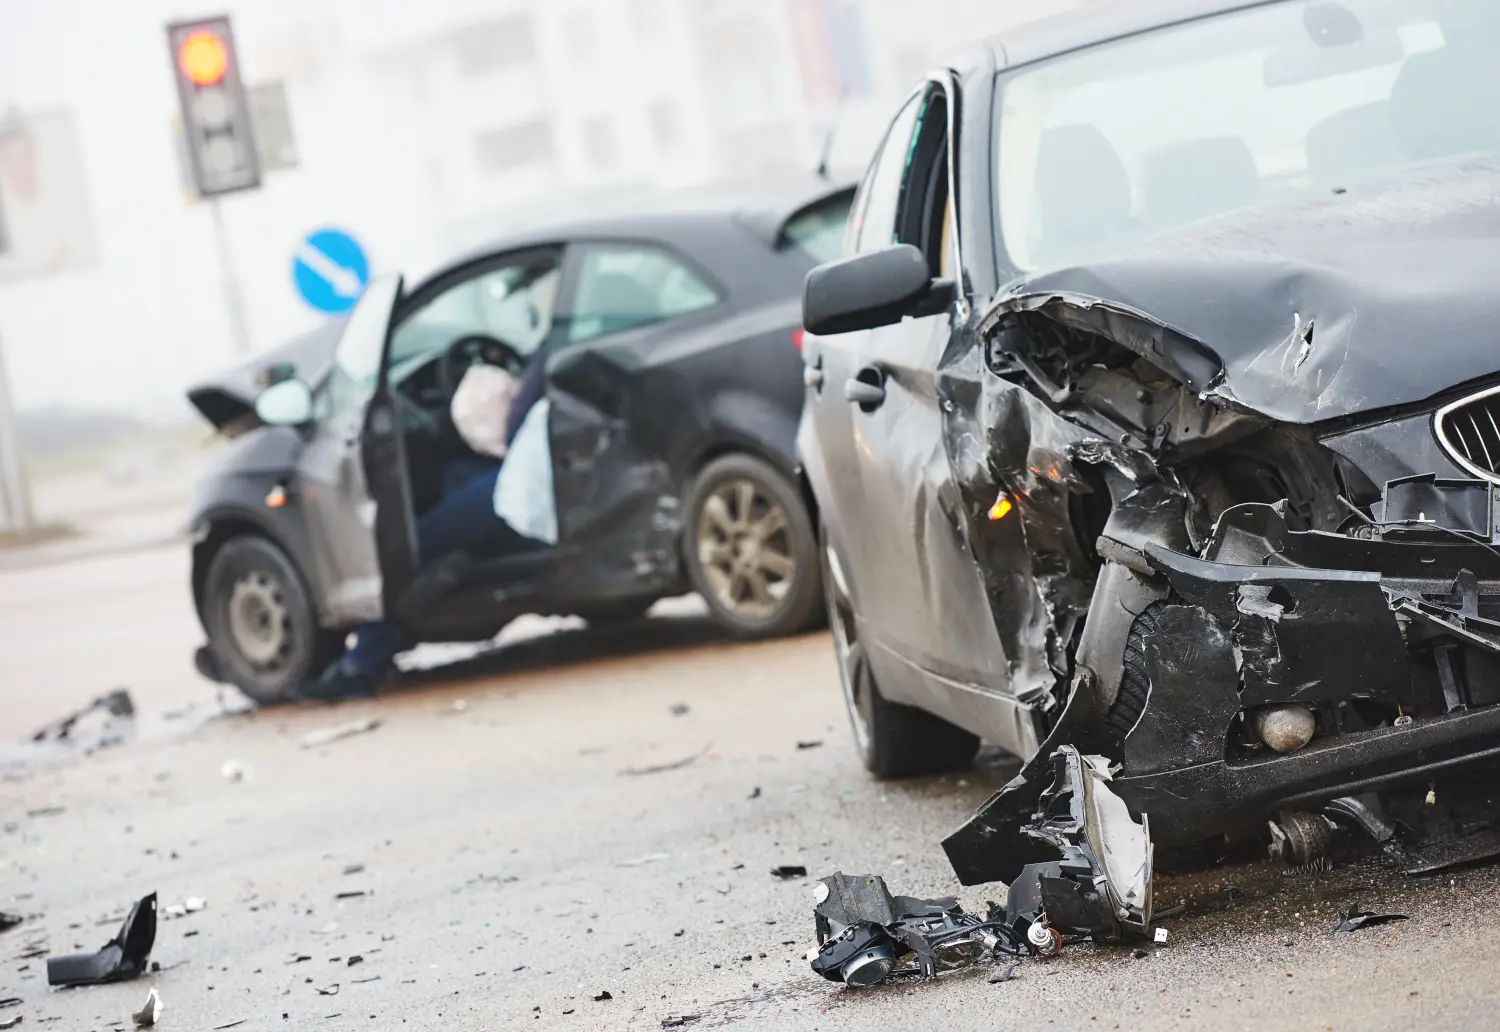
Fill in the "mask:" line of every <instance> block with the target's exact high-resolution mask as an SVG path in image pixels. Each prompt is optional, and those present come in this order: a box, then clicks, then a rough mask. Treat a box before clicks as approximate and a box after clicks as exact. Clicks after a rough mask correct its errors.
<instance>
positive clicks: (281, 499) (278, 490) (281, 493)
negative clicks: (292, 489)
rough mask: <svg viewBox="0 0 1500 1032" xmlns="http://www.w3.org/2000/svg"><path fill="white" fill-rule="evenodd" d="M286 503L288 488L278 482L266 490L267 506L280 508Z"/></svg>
mask: <svg viewBox="0 0 1500 1032" xmlns="http://www.w3.org/2000/svg"><path fill="white" fill-rule="evenodd" d="M285 504H286V488H284V487H282V486H281V485H280V484H277V485H276V486H275V487H273V488H271V490H269V491H267V492H266V508H268V509H279V508H281V507H282V506H283V505H285Z"/></svg>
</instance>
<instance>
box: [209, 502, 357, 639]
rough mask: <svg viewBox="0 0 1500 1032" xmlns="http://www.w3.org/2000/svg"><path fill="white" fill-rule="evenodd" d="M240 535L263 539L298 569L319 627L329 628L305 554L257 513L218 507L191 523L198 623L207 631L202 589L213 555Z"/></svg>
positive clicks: (321, 600) (320, 594)
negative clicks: (279, 550) (218, 508)
mask: <svg viewBox="0 0 1500 1032" xmlns="http://www.w3.org/2000/svg"><path fill="white" fill-rule="evenodd" d="M240 537H259V538H264V539H265V540H266V541H269V542H270V543H271V544H273V545H275V546H276V547H277V548H279V549H281V551H282V552H283V553H284V554H285V555H286V557H287V561H288V562H290V563H291V564H292V567H293V568H294V569H295V570H296V571H297V573H298V575H299V576H300V577H301V578H302V580H303V583H304V584H305V585H306V586H307V589H308V594H309V595H310V597H311V598H312V602H313V611H314V612H315V613H316V614H317V617H318V623H319V625H320V626H323V627H328V626H329V623H328V614H327V612H326V610H325V608H324V606H323V593H322V592H321V591H320V590H318V584H317V581H316V580H315V578H314V577H313V576H311V572H310V571H309V570H308V567H307V564H306V563H305V562H304V561H303V559H304V557H303V555H302V554H300V552H299V550H298V549H296V548H294V547H292V546H291V543H290V542H289V541H288V540H287V539H286V536H285V535H283V534H281V533H278V531H277V530H276V528H275V527H273V526H272V525H271V524H270V523H269V522H267V521H266V520H264V519H261V518H259V516H258V514H253V513H251V512H248V511H246V510H244V509H237V508H235V509H220V510H215V511H212V512H208V513H205V514H203V515H201V516H199V517H198V518H197V519H196V520H194V522H193V546H192V570H191V574H190V576H191V578H192V590H193V609H194V611H195V612H196V613H197V614H198V622H199V624H201V625H202V626H203V628H204V630H205V631H206V630H207V629H208V624H207V622H206V620H205V619H204V609H203V606H204V601H205V600H204V592H205V591H206V590H207V586H208V571H209V568H210V566H212V565H213V561H214V556H215V555H217V554H218V552H219V550H220V549H221V548H223V547H224V545H225V544H227V543H228V542H230V541H233V540H234V539H236V538H240Z"/></svg>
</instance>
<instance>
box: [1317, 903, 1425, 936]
mask: <svg viewBox="0 0 1500 1032" xmlns="http://www.w3.org/2000/svg"><path fill="white" fill-rule="evenodd" d="M1406 920H1409V918H1408V917H1407V916H1406V915H1405V914H1372V913H1370V912H1369V911H1367V910H1360V909H1359V907H1352V908H1350V910H1349V912H1348V913H1347V914H1346V913H1343V912H1342V911H1341V912H1340V913H1339V926H1338V927H1337V928H1335V929H1334V930H1333V931H1334V934H1335V935H1337V934H1338V933H1339V932H1355V931H1358V930H1359V929H1361V928H1369V927H1370V926H1372V925H1383V924H1391V923H1392V922H1394V921H1406Z"/></svg>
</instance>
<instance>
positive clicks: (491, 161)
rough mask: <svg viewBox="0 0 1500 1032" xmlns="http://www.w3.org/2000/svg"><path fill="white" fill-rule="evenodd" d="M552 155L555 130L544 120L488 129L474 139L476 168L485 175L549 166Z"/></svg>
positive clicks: (539, 119)
mask: <svg viewBox="0 0 1500 1032" xmlns="http://www.w3.org/2000/svg"><path fill="white" fill-rule="evenodd" d="M553 154H554V152H553V146H552V126H551V124H550V123H549V122H548V121H547V120H546V119H544V118H538V119H534V120H532V121H530V122H522V123H519V124H517V125H507V126H502V127H500V128H497V129H486V130H485V131H484V132H481V133H479V134H477V135H476V136H475V137H474V164H475V166H476V167H477V168H478V169H479V171H480V172H481V173H484V174H485V175H493V174H495V173H499V172H510V171H512V170H514V169H518V168H524V167H526V166H528V165H545V164H550V163H551V162H552V159H553Z"/></svg>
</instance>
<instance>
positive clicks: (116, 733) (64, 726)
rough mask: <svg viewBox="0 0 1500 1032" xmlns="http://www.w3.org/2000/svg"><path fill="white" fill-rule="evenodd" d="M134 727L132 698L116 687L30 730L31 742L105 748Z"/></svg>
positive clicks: (129, 733)
mask: <svg viewBox="0 0 1500 1032" xmlns="http://www.w3.org/2000/svg"><path fill="white" fill-rule="evenodd" d="M134 728H135V701H134V700H133V699H131V697H130V692H129V691H127V690H126V689H124V688H116V689H115V690H114V691H112V692H107V693H105V694H104V695H101V696H99V697H98V698H97V699H95V700H94V701H93V702H90V703H89V704H88V705H87V706H84V707H82V708H80V709H77V710H74V711H73V712H72V713H69V714H68V715H67V716H65V717H62V718H60V719H58V720H54V721H53V722H52V723H50V724H47V725H46V726H45V727H39V728H37V729H36V730H35V731H33V732H32V733H31V734H30V736H28V740H29V741H30V742H31V743H32V744H33V745H42V744H55V745H65V746H71V747H75V748H82V749H84V750H85V751H86V752H93V751H94V750H95V749H106V748H109V747H110V746H114V745H119V744H120V743H121V742H123V741H125V740H126V739H127V738H128V737H129V736H130V735H131V734H132V733H133V731H134Z"/></svg>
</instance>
